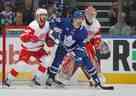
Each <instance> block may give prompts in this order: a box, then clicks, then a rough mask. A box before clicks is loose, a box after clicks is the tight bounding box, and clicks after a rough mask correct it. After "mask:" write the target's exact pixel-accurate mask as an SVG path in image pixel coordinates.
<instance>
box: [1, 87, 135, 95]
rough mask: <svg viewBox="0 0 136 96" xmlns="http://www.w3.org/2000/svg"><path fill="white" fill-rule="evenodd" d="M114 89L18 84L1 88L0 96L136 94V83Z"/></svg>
mask: <svg viewBox="0 0 136 96" xmlns="http://www.w3.org/2000/svg"><path fill="white" fill-rule="evenodd" d="M114 86H115V89H114V90H102V89H97V88H90V87H88V86H86V85H73V86H67V87H66V88H63V89H62V88H57V89H56V88H48V89H47V88H46V87H32V86H28V85H21V86H20V85H16V86H12V87H10V88H3V87H2V86H1V88H0V96H136V85H114Z"/></svg>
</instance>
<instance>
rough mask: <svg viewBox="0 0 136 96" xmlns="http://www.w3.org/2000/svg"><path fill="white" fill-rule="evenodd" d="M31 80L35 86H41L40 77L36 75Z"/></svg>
mask: <svg viewBox="0 0 136 96" xmlns="http://www.w3.org/2000/svg"><path fill="white" fill-rule="evenodd" d="M32 82H33V83H34V85H36V86H41V83H40V79H39V78H37V77H36V76H35V77H34V78H33V79H32Z"/></svg>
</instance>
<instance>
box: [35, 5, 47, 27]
mask: <svg viewBox="0 0 136 96" xmlns="http://www.w3.org/2000/svg"><path fill="white" fill-rule="evenodd" d="M47 14H48V13H47V10H46V9H44V8H38V9H37V10H36V12H35V16H36V20H37V21H38V23H39V26H40V27H41V28H42V27H43V26H44V25H45V22H46V19H47Z"/></svg>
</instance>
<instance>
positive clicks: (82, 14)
mask: <svg viewBox="0 0 136 96" xmlns="http://www.w3.org/2000/svg"><path fill="white" fill-rule="evenodd" d="M80 17H84V13H83V12H82V11H80V10H78V11H75V12H74V13H73V18H80Z"/></svg>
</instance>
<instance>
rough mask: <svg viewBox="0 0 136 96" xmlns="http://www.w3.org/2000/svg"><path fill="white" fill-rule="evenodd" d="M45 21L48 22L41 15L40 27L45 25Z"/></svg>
mask: <svg viewBox="0 0 136 96" xmlns="http://www.w3.org/2000/svg"><path fill="white" fill-rule="evenodd" d="M45 22H46V20H45V18H43V17H39V26H40V28H43V26H44V25H45Z"/></svg>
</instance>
